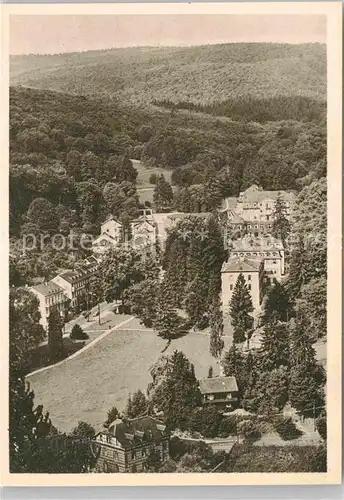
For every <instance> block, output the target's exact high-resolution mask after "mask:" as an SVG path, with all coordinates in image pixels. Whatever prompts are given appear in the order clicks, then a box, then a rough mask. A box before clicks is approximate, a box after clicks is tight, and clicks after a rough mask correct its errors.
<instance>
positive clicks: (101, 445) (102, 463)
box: [93, 415, 170, 472]
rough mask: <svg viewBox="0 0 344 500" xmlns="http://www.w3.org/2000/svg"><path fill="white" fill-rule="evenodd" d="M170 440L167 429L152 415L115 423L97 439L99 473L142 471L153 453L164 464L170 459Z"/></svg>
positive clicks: (95, 441)
mask: <svg viewBox="0 0 344 500" xmlns="http://www.w3.org/2000/svg"><path fill="white" fill-rule="evenodd" d="M169 439H170V434H169V432H167V430H166V426H165V425H164V424H163V423H162V422H159V421H158V420H156V419H155V418H153V417H151V416H149V415H144V416H141V417H137V418H134V419H122V420H119V419H118V420H115V421H114V422H112V423H111V424H110V425H109V427H108V429H107V430H104V431H101V432H98V433H97V434H96V436H95V438H94V441H93V444H94V448H96V449H97V448H98V453H99V456H98V460H97V466H96V469H97V472H143V471H145V470H146V469H147V465H146V462H147V459H148V457H149V455H150V453H151V452H152V451H153V450H154V451H155V452H156V453H158V454H159V455H160V459H161V461H162V462H165V461H166V460H168V459H169Z"/></svg>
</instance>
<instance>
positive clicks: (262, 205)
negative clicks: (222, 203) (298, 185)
mask: <svg viewBox="0 0 344 500" xmlns="http://www.w3.org/2000/svg"><path fill="white" fill-rule="evenodd" d="M277 198H280V199H281V200H282V201H283V202H284V208H285V216H286V217H287V218H289V217H290V216H291V213H292V210H293V207H294V203H295V199H296V195H295V194H294V193H292V192H288V191H265V190H263V189H262V188H261V187H259V186H257V185H256V184H253V185H252V186H250V187H249V188H248V189H246V190H245V191H242V192H241V193H240V194H239V197H238V201H237V204H236V207H235V211H236V213H237V214H238V215H240V216H241V217H243V218H244V219H245V220H246V221H262V222H271V221H272V220H273V213H274V209H275V204H276V200H277Z"/></svg>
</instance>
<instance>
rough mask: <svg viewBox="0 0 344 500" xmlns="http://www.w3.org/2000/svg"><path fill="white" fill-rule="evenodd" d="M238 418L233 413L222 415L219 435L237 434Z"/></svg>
mask: <svg viewBox="0 0 344 500" xmlns="http://www.w3.org/2000/svg"><path fill="white" fill-rule="evenodd" d="M237 425H238V419H237V417H236V416H235V415H230V416H228V417H223V419H222V421H221V423H220V425H219V437H228V436H235V435H236V434H237Z"/></svg>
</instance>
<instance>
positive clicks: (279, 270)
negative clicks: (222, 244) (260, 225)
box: [228, 236, 285, 280]
mask: <svg viewBox="0 0 344 500" xmlns="http://www.w3.org/2000/svg"><path fill="white" fill-rule="evenodd" d="M228 253H229V256H230V257H238V258H241V259H250V260H258V261H259V262H261V261H263V263H264V271H265V273H266V275H267V276H268V277H269V278H270V280H273V278H276V279H277V280H280V279H281V278H282V277H283V276H284V273H285V263H284V257H285V256H284V253H285V252H284V247H283V243H282V241H281V240H280V239H278V238H274V237H272V236H261V237H256V238H252V237H250V236H245V237H243V238H241V239H238V240H233V241H231V242H230V243H229V248H228Z"/></svg>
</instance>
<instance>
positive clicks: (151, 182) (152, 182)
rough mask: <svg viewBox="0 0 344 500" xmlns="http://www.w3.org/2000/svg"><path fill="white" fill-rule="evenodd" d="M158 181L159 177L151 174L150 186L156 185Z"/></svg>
mask: <svg viewBox="0 0 344 500" xmlns="http://www.w3.org/2000/svg"><path fill="white" fill-rule="evenodd" d="M156 181H157V175H156V174H151V175H150V176H149V183H150V184H156Z"/></svg>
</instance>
